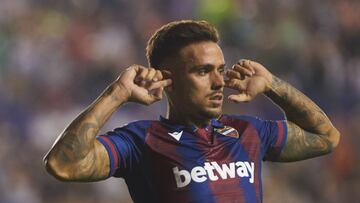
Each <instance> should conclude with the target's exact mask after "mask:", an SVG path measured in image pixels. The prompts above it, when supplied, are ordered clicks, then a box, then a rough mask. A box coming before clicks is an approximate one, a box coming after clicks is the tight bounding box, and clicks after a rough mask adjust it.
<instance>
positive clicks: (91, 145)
mask: <svg viewBox="0 0 360 203" xmlns="http://www.w3.org/2000/svg"><path fill="white" fill-rule="evenodd" d="M135 78H136V80H137V81H139V82H138V83H134V81H135ZM162 79H163V78H162V74H161V72H160V71H157V70H155V69H152V68H145V67H142V66H138V65H133V66H131V67H129V68H128V69H127V70H126V71H124V72H123V73H122V74H121V75H120V76H119V78H118V79H117V80H116V81H115V82H114V83H112V84H111V85H110V86H109V87H108V88H106V90H105V91H104V92H103V93H102V94H101V95H100V96H99V97H98V98H97V99H96V100H95V101H94V102H93V103H92V104H91V105H90V106H89V107H88V108H86V109H85V110H84V111H83V112H82V113H81V114H80V115H79V116H78V117H77V118H75V120H73V121H72V122H71V124H70V125H69V126H68V127H67V128H66V129H65V130H64V131H63V132H62V134H61V135H60V136H59V137H58V139H57V140H56V142H55V143H54V145H53V146H52V148H51V149H50V151H49V152H48V153H47V155H46V156H45V158H44V162H45V165H46V169H47V171H48V172H49V173H50V174H52V175H53V176H55V177H56V178H57V179H59V180H63V181H96V180H101V179H105V178H107V177H108V174H109V170H110V167H109V164H110V163H109V162H110V161H109V157H108V154H107V152H106V149H105V147H104V146H103V145H102V144H101V143H100V142H99V141H97V140H96V136H97V135H98V133H99V131H100V129H101V128H102V127H103V125H104V124H105V122H106V121H107V120H108V119H109V118H110V116H111V115H112V114H113V113H114V112H115V111H116V110H117V109H118V108H119V107H120V106H121V105H122V104H123V103H125V102H127V101H133V102H137V103H142V104H147V105H149V104H151V103H153V102H155V101H158V100H160V99H161V98H162V91H163V88H164V87H166V86H167V85H169V84H171V80H162Z"/></svg>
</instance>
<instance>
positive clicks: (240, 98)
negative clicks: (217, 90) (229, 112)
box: [228, 93, 252, 103]
mask: <svg viewBox="0 0 360 203" xmlns="http://www.w3.org/2000/svg"><path fill="white" fill-rule="evenodd" d="M228 99H229V100H231V101H233V102H236V103H239V102H249V101H251V99H252V97H251V96H250V95H249V94H246V93H241V94H232V95H229V96H228Z"/></svg>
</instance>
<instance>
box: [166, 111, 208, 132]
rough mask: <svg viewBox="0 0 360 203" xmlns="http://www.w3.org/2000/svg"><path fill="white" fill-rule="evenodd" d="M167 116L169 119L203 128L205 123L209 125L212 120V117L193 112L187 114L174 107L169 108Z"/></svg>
mask: <svg viewBox="0 0 360 203" xmlns="http://www.w3.org/2000/svg"><path fill="white" fill-rule="evenodd" d="M167 117H168V119H169V120H171V121H173V122H175V123H178V124H180V125H185V126H195V127H197V128H201V127H202V126H204V125H208V124H209V123H210V121H211V119H209V118H203V117H201V116H199V115H197V116H195V115H191V114H186V112H183V111H176V110H175V109H173V108H170V109H169V112H168V116H167Z"/></svg>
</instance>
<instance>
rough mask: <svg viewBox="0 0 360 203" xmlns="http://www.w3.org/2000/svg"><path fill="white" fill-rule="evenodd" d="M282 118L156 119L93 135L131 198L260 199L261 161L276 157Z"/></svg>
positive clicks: (281, 139) (283, 126)
mask: <svg viewBox="0 0 360 203" xmlns="http://www.w3.org/2000/svg"><path fill="white" fill-rule="evenodd" d="M286 136H287V126H286V121H284V120H278V121H269V120H261V119H258V118H256V117H250V116H235V115H222V116H221V117H220V118H219V119H213V120H211V123H210V124H209V125H207V126H204V127H203V128H195V127H193V126H183V125H178V124H176V123H172V122H171V121H170V120H167V119H165V118H163V117H160V120H153V121H136V122H132V123H129V124H127V125H125V126H123V127H121V128H117V129H115V130H114V131H111V132H108V133H107V134H105V135H100V136H98V137H97V139H98V140H99V141H100V142H101V143H102V144H103V145H104V146H105V148H106V150H107V152H108V154H109V158H110V174H109V176H114V177H123V178H124V179H125V182H126V183H127V185H128V188H129V192H130V195H131V197H132V199H133V201H134V202H154V203H155V202H156V203H159V202H166V203H168V202H172V203H176V202H181V203H184V202H206V203H212V202H213V203H224V202H246V203H249V202H262V183H261V163H262V160H276V159H277V158H278V157H279V155H280V152H281V150H282V149H283V147H284V145H285V141H286Z"/></svg>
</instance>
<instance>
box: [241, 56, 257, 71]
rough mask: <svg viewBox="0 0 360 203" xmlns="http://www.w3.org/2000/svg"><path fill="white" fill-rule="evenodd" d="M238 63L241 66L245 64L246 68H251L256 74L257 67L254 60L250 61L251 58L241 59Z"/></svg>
mask: <svg viewBox="0 0 360 203" xmlns="http://www.w3.org/2000/svg"><path fill="white" fill-rule="evenodd" d="M238 64H239V65H240V66H243V67H244V68H246V69H248V70H250V71H251V72H252V73H253V74H255V73H256V72H255V68H254V66H255V65H256V64H255V62H254V61H250V60H247V59H241V60H240V61H239V62H238Z"/></svg>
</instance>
